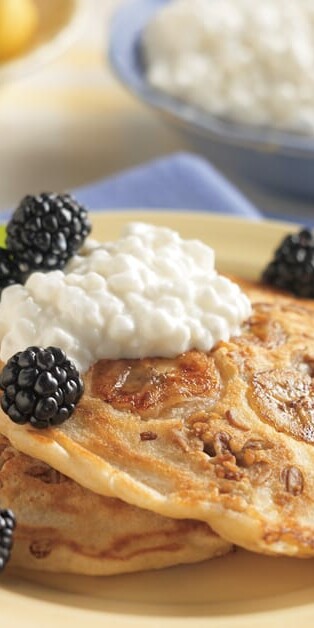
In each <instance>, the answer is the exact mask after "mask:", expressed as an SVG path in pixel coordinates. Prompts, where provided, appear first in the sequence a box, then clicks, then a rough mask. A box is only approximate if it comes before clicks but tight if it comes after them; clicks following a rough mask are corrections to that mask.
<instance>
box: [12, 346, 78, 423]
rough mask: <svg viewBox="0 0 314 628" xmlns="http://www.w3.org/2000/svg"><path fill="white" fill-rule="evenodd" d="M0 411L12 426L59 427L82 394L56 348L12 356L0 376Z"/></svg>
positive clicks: (69, 365) (68, 364) (71, 367)
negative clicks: (9, 420) (1, 391)
mask: <svg viewBox="0 0 314 628" xmlns="http://www.w3.org/2000/svg"><path fill="white" fill-rule="evenodd" d="M0 388H2V390H3V391H4V393H3V395H2V397H1V407H2V410H3V411H4V412H5V413H6V414H7V415H8V416H9V417H10V419H11V420H12V421H13V422H14V423H18V424H20V425H24V424H25V423H30V424H31V425H33V427H36V428H39V429H40V428H45V427H49V426H53V425H60V423H63V422H64V421H66V420H67V419H68V418H69V417H70V416H71V414H72V412H73V410H74V408H75V405H76V404H77V402H78V401H79V399H80V397H81V396H82V394H83V389H84V386H83V382H82V380H81V378H80V375H79V373H78V371H77V369H76V367H75V365H74V364H73V362H71V361H70V360H69V359H68V358H67V357H66V354H65V353H64V351H62V350H61V349H59V348H58V347H48V348H47V349H43V348H42V347H28V348H27V349H25V351H19V352H18V353H15V355H13V356H12V357H11V358H10V359H9V360H8V362H7V364H6V365H5V366H4V368H3V370H2V372H1V374H0Z"/></svg>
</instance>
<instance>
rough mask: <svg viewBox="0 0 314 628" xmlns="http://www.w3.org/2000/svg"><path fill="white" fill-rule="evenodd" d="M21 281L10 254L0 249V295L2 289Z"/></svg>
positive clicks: (16, 266)
mask: <svg viewBox="0 0 314 628" xmlns="http://www.w3.org/2000/svg"><path fill="white" fill-rule="evenodd" d="M21 281H22V277H21V273H20V271H19V268H18V265H17V264H16V262H15V261H14V258H13V256H12V253H10V252H9V251H8V250H7V249H3V248H1V247H0V295H1V293H2V290H4V288H6V287H7V286H11V285H13V284H15V283H21Z"/></svg>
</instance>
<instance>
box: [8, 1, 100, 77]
mask: <svg viewBox="0 0 314 628" xmlns="http://www.w3.org/2000/svg"><path fill="white" fill-rule="evenodd" d="M34 2H35V4H36V7H37V9H38V16H39V21H38V26H37V28H36V32H35V34H34V37H33V38H32V41H31V43H30V45H29V47H27V48H25V51H24V52H23V53H21V54H20V55H18V56H16V57H14V58H12V59H10V60H8V61H4V62H0V87H1V84H5V83H8V82H10V81H14V80H16V79H19V78H22V77H24V76H25V75H27V74H29V73H31V72H33V71H34V70H36V69H38V68H40V67H41V66H43V65H45V64H46V63H48V62H50V61H52V60H53V59H54V58H55V57H56V56H58V55H59V54H62V53H63V52H64V51H65V50H66V49H67V48H68V47H69V46H70V45H71V44H72V43H73V42H74V40H75V39H76V37H77V36H78V33H79V31H80V29H81V27H82V24H83V22H84V18H85V17H86V11H87V2H88V0H34Z"/></svg>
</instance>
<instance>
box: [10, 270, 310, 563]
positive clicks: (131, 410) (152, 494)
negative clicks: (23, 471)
mask: <svg viewBox="0 0 314 628" xmlns="http://www.w3.org/2000/svg"><path fill="white" fill-rule="evenodd" d="M245 289H246V292H247V294H248V296H251V298H252V300H254V302H255V303H254V306H253V313H252V316H251V318H250V319H249V320H248V321H247V322H246V323H245V324H244V325H243V328H242V333H241V335H240V336H238V337H234V338H232V339H231V340H230V341H229V342H220V343H218V344H217V345H216V347H215V348H214V349H213V350H212V351H211V352H210V353H209V354H204V353H200V352H197V351H191V352H189V353H186V354H183V355H180V356H179V357H178V358H176V359H168V360H165V359H157V358H154V359H143V360H118V361H108V360H102V361H100V362H98V363H97V364H95V365H94V366H93V367H92V368H91V369H90V370H89V372H88V373H87V374H86V377H85V385H86V391H85V394H84V396H83V398H82V400H81V401H80V403H79V405H78V406H77V408H76V411H75V413H74V415H73V417H72V418H71V419H70V420H69V421H67V422H65V423H64V424H62V425H61V426H60V427H58V428H53V429H49V430H47V431H41V432H39V431H36V430H34V429H33V428H31V427H29V426H17V425H15V424H14V423H12V422H11V421H10V420H9V419H8V417H7V416H5V415H4V414H3V413H1V415H0V432H1V433H2V434H4V435H6V436H7V437H8V438H9V439H10V441H11V442H12V443H13V445H14V446H15V447H16V448H17V449H18V450H20V451H22V452H25V453H27V454H29V455H31V456H34V457H36V458H39V459H41V460H43V461H45V462H46V463H47V464H50V465H51V466H52V467H53V468H55V469H57V470H59V471H60V472H61V473H64V474H65V475H67V476H69V477H71V478H73V479H74V480H75V481H76V482H77V483H79V484H81V485H82V486H85V487H86V488H88V489H90V490H92V491H94V492H96V493H99V494H102V495H107V496H111V497H118V498H119V499H122V500H124V501H125V502H128V503H130V504H133V505H136V506H138V507H140V508H145V509H148V510H150V511H153V512H156V513H159V514H161V515H163V516H165V517H171V518H178V519H184V518H193V519H198V520H200V521H205V522H207V523H208V524H209V525H210V526H211V528H212V529H213V530H215V531H216V532H217V534H219V535H220V536H221V537H223V538H224V539H226V540H227V541H229V542H230V543H235V544H237V545H240V546H242V547H245V548H247V549H249V550H253V551H256V552H262V553H267V554H283V555H291V556H299V557H310V556H314V502H313V497H314V491H313V486H314V449H313V443H314V395H313V379H312V376H313V373H314V371H313V367H314V312H313V307H307V306H306V304H304V303H301V302H300V301H296V300H294V299H293V298H292V297H287V296H280V295H279V294H277V293H276V292H275V291H273V290H267V288H264V287H262V286H260V287H259V286H257V285H256V284H252V285H250V284H249V283H248V282H247V283H246V284H245Z"/></svg>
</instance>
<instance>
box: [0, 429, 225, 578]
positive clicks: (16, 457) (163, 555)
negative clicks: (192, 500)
mask: <svg viewBox="0 0 314 628" xmlns="http://www.w3.org/2000/svg"><path fill="white" fill-rule="evenodd" d="M0 503H1V506H2V507H5V508H12V509H13V510H14V513H15V516H16V519H17V528H16V531H15V539H14V548H13V553H12V558H11V564H13V565H16V566H19V567H24V568H28V569H39V570H45V571H56V572H72V573H77V574H79V573H81V574H89V575H108V574H117V573H125V572H131V571H139V570H143V569H145V570H146V569H158V568H161V567H168V566H170V565H176V564H178V563H193V562H197V561H203V560H206V559H208V558H213V557H215V556H220V555H222V554H225V553H226V552H228V551H229V550H230V549H231V546H230V544H229V543H227V542H226V541H223V540H222V539H220V538H219V537H218V536H217V535H216V534H215V533H214V532H212V530H211V529H210V528H209V526H208V525H206V523H202V522H200V521H193V520H187V519H185V520H178V519H177V520H176V519H170V518H167V517H162V516H160V515H157V514H155V513H153V512H149V511H148V510H143V509H141V508H136V507H135V506H130V505H129V504H126V503H125V502H122V501H121V500H119V499H114V498H110V497H103V496H101V495H97V494H96V493H93V492H92V491H89V490H87V489H85V488H83V487H81V486H80V485H78V484H77V483H76V482H74V481H73V480H70V478H67V477H66V476H64V475H62V474H61V473H59V472H58V471H55V469H52V468H51V467H49V466H48V465H46V464H45V463H43V462H41V461H39V460H36V459H35V458H30V457H29V456H26V455H24V454H21V453H19V452H18V451H17V450H16V449H14V447H12V446H11V445H10V443H9V441H8V440H7V439H6V438H4V437H3V436H1V437H0Z"/></svg>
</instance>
